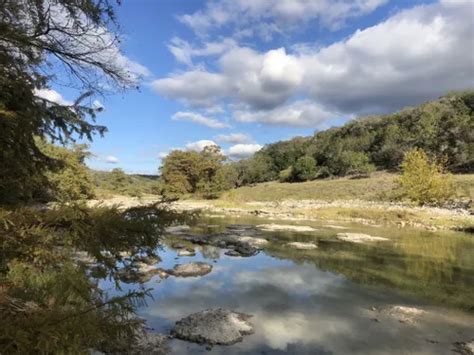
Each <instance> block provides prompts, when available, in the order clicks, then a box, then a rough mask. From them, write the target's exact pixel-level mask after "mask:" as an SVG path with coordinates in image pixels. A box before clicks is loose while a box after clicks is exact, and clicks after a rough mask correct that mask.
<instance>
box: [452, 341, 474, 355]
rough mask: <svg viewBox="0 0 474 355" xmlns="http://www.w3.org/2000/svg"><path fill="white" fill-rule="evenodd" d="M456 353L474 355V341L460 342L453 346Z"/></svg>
mask: <svg viewBox="0 0 474 355" xmlns="http://www.w3.org/2000/svg"><path fill="white" fill-rule="evenodd" d="M453 345H454V348H455V351H456V352H457V353H459V354H461V355H474V340H471V341H470V342H462V341H458V342H456V343H454V344H453Z"/></svg>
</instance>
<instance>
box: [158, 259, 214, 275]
mask: <svg viewBox="0 0 474 355" xmlns="http://www.w3.org/2000/svg"><path fill="white" fill-rule="evenodd" d="M211 271H212V265H210V264H206V263H203V262H193V263H187V264H178V265H175V266H174V267H173V268H172V269H171V270H167V273H168V274H170V275H173V276H176V277H196V276H204V275H207V274H209V273H210V272H211Z"/></svg>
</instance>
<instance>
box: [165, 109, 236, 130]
mask: <svg viewBox="0 0 474 355" xmlns="http://www.w3.org/2000/svg"><path fill="white" fill-rule="evenodd" d="M172 119H173V120H174V121H191V122H195V123H198V124H201V125H204V126H207V127H210V128H217V129H220V128H228V127H229V125H228V124H227V123H224V122H221V121H219V120H216V119H214V118H209V117H205V116H203V115H201V114H199V113H196V112H176V113H175V114H174V115H173V117H172Z"/></svg>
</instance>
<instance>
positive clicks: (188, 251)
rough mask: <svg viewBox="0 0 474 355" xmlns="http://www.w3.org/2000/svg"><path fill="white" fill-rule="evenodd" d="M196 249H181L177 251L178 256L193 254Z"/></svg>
mask: <svg viewBox="0 0 474 355" xmlns="http://www.w3.org/2000/svg"><path fill="white" fill-rule="evenodd" d="M194 255H196V251H194V249H181V250H179V251H178V256H194Z"/></svg>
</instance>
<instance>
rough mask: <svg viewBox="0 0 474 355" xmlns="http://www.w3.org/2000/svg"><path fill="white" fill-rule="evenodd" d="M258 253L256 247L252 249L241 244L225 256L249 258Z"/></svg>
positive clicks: (233, 247)
mask: <svg viewBox="0 0 474 355" xmlns="http://www.w3.org/2000/svg"><path fill="white" fill-rule="evenodd" d="M257 252H258V250H257V249H255V248H254V247H251V246H250V245H246V244H240V245H235V246H232V249H231V250H228V251H226V252H225V255H228V256H243V257H248V256H254V255H255V254H257Z"/></svg>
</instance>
